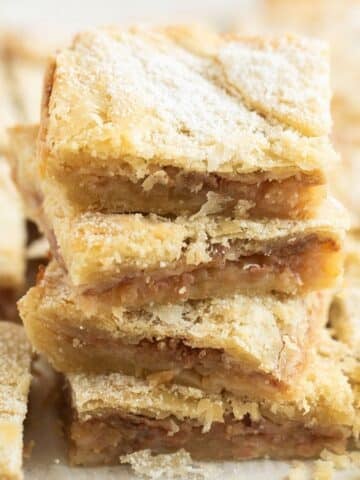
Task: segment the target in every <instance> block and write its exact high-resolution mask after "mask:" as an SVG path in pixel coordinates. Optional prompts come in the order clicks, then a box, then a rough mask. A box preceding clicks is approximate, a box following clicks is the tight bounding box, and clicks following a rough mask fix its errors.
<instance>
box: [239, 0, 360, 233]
mask: <svg viewBox="0 0 360 480" xmlns="http://www.w3.org/2000/svg"><path fill="white" fill-rule="evenodd" d="M238 30H240V31H241V32H244V31H245V32H246V31H251V32H254V31H255V32H262V33H263V32H271V33H272V34H274V32H275V33H276V34H279V32H289V31H291V32H297V33H299V34H306V35H311V36H313V37H316V38H322V39H323V40H325V41H327V42H328V43H329V45H330V52H331V72H332V74H331V76H332V86H333V90H334V95H333V98H332V116H333V120H334V128H333V140H334V144H335V148H336V149H337V151H339V152H340V154H341V158H342V164H341V165H339V168H337V169H336V170H335V171H334V174H333V175H331V177H330V182H331V186H332V188H333V190H334V193H335V194H336V195H337V196H338V198H339V199H341V201H342V202H343V203H344V205H345V206H346V208H348V209H349V211H350V213H351V215H352V224H353V226H354V228H359V226H360V209H359V205H360V196H359V188H358V184H359V175H360V174H359V167H358V165H359V163H360V153H359V152H360V142H359V135H358V132H359V129H360V98H359V95H354V92H356V89H357V85H358V84H359V82H360V50H359V48H358V45H359V42H360V8H359V3H358V1H357V0H343V1H341V2H339V1H337V0H314V1H312V0H294V1H292V2H288V1H287V0H264V1H262V0H255V1H254V2H252V8H251V9H250V10H248V11H247V15H246V16H245V15H244V16H243V17H242V18H239V25H238Z"/></svg>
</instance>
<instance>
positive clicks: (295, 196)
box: [63, 167, 326, 219]
mask: <svg viewBox="0 0 360 480" xmlns="http://www.w3.org/2000/svg"><path fill="white" fill-rule="evenodd" d="M259 177H260V178H259ZM63 183H64V184H65V185H66V188H67V193H68V195H69V198H70V199H71V200H72V201H75V202H76V203H78V204H80V205H82V206H85V207H86V208H88V207H89V205H90V206H91V209H92V210H96V211H102V212H107V213H110V212H111V213H133V212H140V213H157V214H159V215H192V214H195V213H196V212H198V211H199V210H200V209H201V207H202V206H203V205H204V204H205V203H206V202H207V200H208V194H209V193H210V192H211V193H215V194H217V195H220V197H222V198H223V201H222V202H221V203H222V208H220V209H219V210H217V212H218V213H219V212H223V213H224V214H231V213H232V212H233V211H234V209H235V208H236V207H237V205H238V202H239V201H240V202H243V203H244V202H247V203H248V205H247V207H246V205H244V208H243V214H242V216H251V217H253V218H262V217H269V218H274V217H276V218H293V219H300V218H302V219H303V218H309V217H311V216H313V215H314V214H315V212H316V207H317V206H318V205H319V204H320V202H321V201H322V200H323V199H324V197H325V195H326V188H325V187H324V186H323V185H321V184H322V183H323V180H321V179H319V178H311V177H307V176H306V175H299V176H298V177H290V178H286V179H280V180H275V179H273V180H271V179H267V178H261V176H260V175H259V176H258V177H256V176H254V178H252V177H251V176H250V178H249V180H248V181H246V176H243V178H242V179H241V180H238V179H229V178H225V177H221V176H219V175H216V174H208V175H203V174H199V173H185V172H182V171H179V170H177V169H176V168H170V167H169V168H166V169H163V170H158V171H157V172H155V173H153V174H152V175H150V176H148V177H146V178H145V179H144V180H142V181H141V182H138V183H136V182H133V181H132V180H131V179H130V178H128V177H125V176H112V177H110V176H108V177H106V176H101V175H99V176H95V175H93V176H87V177H86V181H85V180H84V178H83V177H81V178H79V176H77V175H76V174H73V175H70V174H69V175H68V176H67V177H66V179H65V180H64V182H63ZM217 207H218V208H219V202H217Z"/></svg>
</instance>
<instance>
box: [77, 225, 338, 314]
mask: <svg viewBox="0 0 360 480" xmlns="http://www.w3.org/2000/svg"><path fill="white" fill-rule="evenodd" d="M231 254H232V252H231V251H227V252H219V251H218V252H216V253H215V254H214V256H213V258H212V261H211V262H209V263H207V264H200V265H198V266H197V267H193V266H187V270H186V269H185V271H180V270H181V269H180V268H179V267H180V266H179V264H177V265H176V269H174V272H172V271H171V270H170V269H167V270H166V271H164V269H162V270H160V271H155V272H150V273H149V274H146V273H145V274H144V273H143V274H142V275H138V276H134V277H125V278H122V279H121V280H119V281H117V282H116V281H115V280H114V281H113V282H111V283H109V282H107V283H105V284H103V285H99V286H98V287H97V288H90V287H88V288H86V287H85V288H81V293H82V295H80V297H81V301H86V302H92V301H93V300H94V301H95V302H96V295H98V294H101V295H103V296H104V297H105V298H106V297H107V298H108V300H109V302H112V304H113V305H122V306H125V307H128V308H138V307H141V306H143V305H146V304H151V303H154V304H156V303H160V304H163V303H176V302H181V301H186V300H189V299H203V298H210V297H222V296H227V295H232V294H235V293H248V292H258V293H267V292H280V293H285V294H299V293H305V292H308V291H315V290H322V289H326V288H330V287H331V286H333V284H334V281H335V280H336V278H337V277H338V275H339V274H340V273H341V271H342V258H343V255H342V253H341V249H340V246H339V245H337V243H336V242H334V241H332V240H331V239H323V240H322V239H319V238H318V237H317V236H316V235H310V236H308V238H306V239H304V240H302V241H300V243H299V244H297V243H295V242H294V243H290V244H289V245H287V246H284V247H283V249H281V250H279V251H277V252H271V254H268V255H267V254H258V255H249V256H239V257H238V258H237V259H235V260H234V261H232V260H227V258H229V257H231ZM91 297H94V298H93V299H92V298H91Z"/></svg>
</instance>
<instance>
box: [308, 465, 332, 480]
mask: <svg viewBox="0 0 360 480" xmlns="http://www.w3.org/2000/svg"><path fill="white" fill-rule="evenodd" d="M333 477H334V464H333V462H330V461H328V460H316V461H315V462H314V469H313V475H312V478H313V480H332V479H333Z"/></svg>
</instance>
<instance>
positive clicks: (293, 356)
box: [19, 262, 330, 398]
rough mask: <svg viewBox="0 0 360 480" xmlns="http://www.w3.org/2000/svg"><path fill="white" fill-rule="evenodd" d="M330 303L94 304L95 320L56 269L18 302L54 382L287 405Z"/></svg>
mask: <svg viewBox="0 0 360 480" xmlns="http://www.w3.org/2000/svg"><path fill="white" fill-rule="evenodd" d="M329 298H330V296H329V294H328V293H319V292H316V293H312V294H309V295H308V296H306V297H297V298H289V299H279V298H277V297H276V296H271V295H267V296H260V297H257V296H245V295H235V296H232V297H226V298H221V299H210V300H202V301H192V302H186V303H180V304H171V305H169V304H168V305H161V306H153V307H147V308H144V309H142V310H140V311H129V310H126V309H125V308H123V307H114V306H113V305H112V304H111V303H110V302H108V301H107V299H105V300H104V299H102V298H101V296H100V297H99V298H98V299H97V308H96V311H94V309H93V308H92V306H90V307H89V306H88V305H87V302H86V300H85V301H82V300H81V298H80V297H79V296H76V295H75V294H74V292H73V290H72V289H71V287H70V286H69V285H68V283H67V281H66V277H65V275H64V274H63V272H62V270H61V269H60V268H59V267H58V266H57V265H56V263H55V262H53V263H52V264H50V266H49V267H48V268H47V270H46V272H45V274H44V275H43V278H41V279H39V282H38V285H37V286H35V287H33V288H32V289H30V290H29V291H28V293H27V294H26V296H25V297H24V298H22V300H21V301H20V302H19V309H20V314H21V316H22V319H23V321H24V324H25V328H26V330H27V333H28V335H29V338H30V339H31V342H32V344H33V345H34V347H35V348H36V349H37V350H38V351H39V352H41V353H43V354H45V356H46V357H47V358H48V359H49V360H50V361H51V363H52V364H53V365H54V367H55V368H56V369H57V370H59V371H61V372H95V373H100V372H106V371H107V372H111V371H113V372H122V373H125V374H128V375H138V376H143V377H149V378H152V379H153V380H154V381H158V382H172V381H175V382H177V383H183V384H187V385H192V386H194V385H196V386H198V387H199V388H202V389H205V390H207V391H221V390H223V389H226V390H229V391H231V392H233V393H234V394H237V395H242V394H247V395H251V396H255V397H257V398H258V397H259V396H262V395H265V396H268V397H269V396H270V397H274V396H275V395H276V394H278V393H279V392H280V393H279V394H284V395H285V394H288V395H290V394H291V392H290V385H291V383H292V382H293V380H294V377H296V375H298V374H299V373H300V372H301V371H302V370H303V368H304V366H305V365H306V363H307V360H308V352H309V350H310V349H311V348H312V347H313V346H314V344H316V341H317V337H318V332H319V329H321V328H322V327H323V325H324V324H325V323H326V321H327V314H328V300H329Z"/></svg>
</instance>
